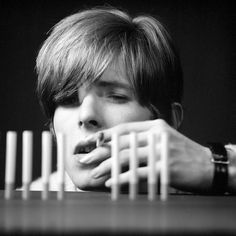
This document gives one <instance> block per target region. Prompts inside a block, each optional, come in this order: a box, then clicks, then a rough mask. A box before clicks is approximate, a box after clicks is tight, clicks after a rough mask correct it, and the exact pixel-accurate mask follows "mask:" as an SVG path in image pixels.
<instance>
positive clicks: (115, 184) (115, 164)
mask: <svg viewBox="0 0 236 236" xmlns="http://www.w3.org/2000/svg"><path fill="white" fill-rule="evenodd" d="M111 152H112V153H111V154H112V169H111V177H112V185H111V199H112V200H117V199H118V198H119V191H120V186H119V174H120V163H119V136H118V133H116V132H114V133H113V134H112V140H111Z"/></svg>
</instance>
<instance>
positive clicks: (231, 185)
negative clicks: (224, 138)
mask: <svg viewBox="0 0 236 236" xmlns="http://www.w3.org/2000/svg"><path fill="white" fill-rule="evenodd" d="M225 147H226V150H227V154H228V159H229V169H228V173H229V178H228V188H227V190H228V192H229V193H236V145H232V144H228V145H226V146H225Z"/></svg>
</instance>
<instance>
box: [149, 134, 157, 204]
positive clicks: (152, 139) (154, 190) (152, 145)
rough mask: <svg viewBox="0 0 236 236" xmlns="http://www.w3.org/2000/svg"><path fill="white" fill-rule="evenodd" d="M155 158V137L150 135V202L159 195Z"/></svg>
mask: <svg viewBox="0 0 236 236" xmlns="http://www.w3.org/2000/svg"><path fill="white" fill-rule="evenodd" d="M155 166H156V157H155V135H154V133H152V132H149V133H148V200H150V201H153V200H155V199H156V194H157V174H156V169H155Z"/></svg>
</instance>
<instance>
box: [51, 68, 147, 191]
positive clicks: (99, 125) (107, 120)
mask: <svg viewBox="0 0 236 236" xmlns="http://www.w3.org/2000/svg"><path fill="white" fill-rule="evenodd" d="M78 98H79V105H76V106H59V107H57V109H56V111H55V114H54V119H53V124H54V129H55V134H56V136H57V135H58V133H59V132H62V133H64V134H65V136H66V138H67V142H68V149H69V152H70V153H71V155H68V156H67V157H66V171H67V173H68V175H69V176H70V177H71V179H72V181H73V182H74V184H75V185H76V186H77V187H78V188H81V189H89V188H95V187H101V186H102V185H103V184H104V182H105V180H106V179H107V178H108V177H107V176H106V177H102V178H100V179H93V178H92V177H91V170H92V169H93V168H94V167H96V166H97V165H98V164H99V163H98V164H97V165H94V164H93V165H85V164H81V163H80V162H79V160H80V159H81V158H82V157H84V156H85V155H88V154H73V153H74V151H75V148H76V146H77V144H78V143H79V142H80V141H81V140H83V139H85V138H86V137H87V136H90V135H92V134H94V133H95V132H97V131H100V130H103V129H107V128H111V127H113V126H116V125H118V124H121V123H126V122H132V121H144V120H149V119H150V118H151V112H150V111H149V110H148V109H147V108H146V107H142V106H141V105H140V104H139V103H138V102H137V99H136V97H135V95H134V91H133V89H132V88H131V87H130V84H129V82H128V80H127V79H126V77H125V72H124V68H123V66H120V65H119V66H117V65H116V66H115V65H113V66H110V67H109V68H108V69H107V70H106V71H105V72H104V74H103V75H102V77H101V79H100V80H98V81H96V82H95V83H93V84H92V85H90V86H86V84H85V85H83V86H82V87H80V88H79V90H78Z"/></svg>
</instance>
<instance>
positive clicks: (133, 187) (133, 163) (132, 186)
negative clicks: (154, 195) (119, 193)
mask: <svg viewBox="0 0 236 236" xmlns="http://www.w3.org/2000/svg"><path fill="white" fill-rule="evenodd" d="M137 168H138V160H137V134H136V133H135V132H131V133H130V158H129V170H130V179H129V198H130V200H135V199H136V197H137V183H138V177H137Z"/></svg>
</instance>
